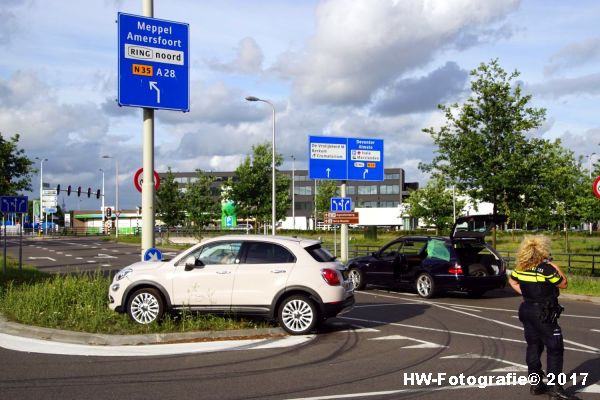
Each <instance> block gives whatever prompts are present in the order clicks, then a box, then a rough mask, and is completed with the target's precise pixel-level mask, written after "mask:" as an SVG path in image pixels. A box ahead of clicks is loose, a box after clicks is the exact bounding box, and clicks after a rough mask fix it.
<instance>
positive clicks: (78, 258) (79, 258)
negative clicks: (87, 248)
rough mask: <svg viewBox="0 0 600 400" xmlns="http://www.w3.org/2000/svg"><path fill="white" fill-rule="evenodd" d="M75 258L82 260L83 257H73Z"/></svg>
mask: <svg viewBox="0 0 600 400" xmlns="http://www.w3.org/2000/svg"><path fill="white" fill-rule="evenodd" d="M75 259H76V260H83V257H75Z"/></svg>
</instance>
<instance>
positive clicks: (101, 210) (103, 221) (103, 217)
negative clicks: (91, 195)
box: [99, 168, 106, 235]
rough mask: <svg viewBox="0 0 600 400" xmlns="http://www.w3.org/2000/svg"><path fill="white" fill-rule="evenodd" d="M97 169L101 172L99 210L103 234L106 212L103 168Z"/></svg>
mask: <svg viewBox="0 0 600 400" xmlns="http://www.w3.org/2000/svg"><path fill="white" fill-rule="evenodd" d="M99 171H100V172H102V206H101V207H100V212H101V213H102V234H103V235H104V227H105V226H106V213H105V212H104V170H103V169H102V168H100V169H99Z"/></svg>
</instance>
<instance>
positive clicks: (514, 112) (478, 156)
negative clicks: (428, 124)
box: [420, 60, 546, 217]
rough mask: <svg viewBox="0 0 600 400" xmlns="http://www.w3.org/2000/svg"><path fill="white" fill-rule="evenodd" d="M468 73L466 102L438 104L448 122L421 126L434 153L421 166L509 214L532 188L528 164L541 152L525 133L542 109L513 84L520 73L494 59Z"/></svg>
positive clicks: (537, 120) (537, 123) (540, 116)
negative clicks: (468, 84)
mask: <svg viewBox="0 0 600 400" xmlns="http://www.w3.org/2000/svg"><path fill="white" fill-rule="evenodd" d="M471 76H472V79H473V80H472V81H471V92H472V93H471V96H470V97H469V98H468V99H467V100H466V102H465V103H464V104H463V105H462V106H459V105H458V104H452V105H450V106H445V105H440V106H439V108H440V109H441V110H442V111H443V112H444V114H445V118H446V124H445V125H444V126H442V127H441V128H439V129H435V128H433V127H432V128H427V129H423V131H424V132H426V133H429V134H430V135H431V136H432V138H433V140H434V143H435V144H436V145H437V146H438V155H437V156H435V157H434V158H433V160H432V162H431V163H430V164H422V165H420V168H421V169H422V170H424V171H429V172H437V173H439V174H440V175H443V176H445V177H447V178H448V179H450V180H452V181H453V182H455V183H456V187H457V188H458V189H459V190H461V191H464V192H465V193H466V194H468V195H469V196H470V197H471V198H473V199H474V200H476V201H485V202H489V203H492V204H493V212H494V214H497V213H498V211H502V212H504V213H507V214H508V215H509V217H510V212H511V211H512V210H514V209H517V208H518V207H520V206H521V205H522V196H523V195H526V194H527V193H529V192H530V190H531V189H532V187H533V186H535V183H534V182H532V179H535V176H534V175H533V174H532V171H531V169H532V166H531V163H534V162H535V161H536V157H537V156H539V154H536V149H537V146H536V145H533V144H532V143H531V141H529V140H528V139H527V137H526V136H525V134H526V133H527V132H529V131H531V130H534V129H536V128H539V127H540V126H541V124H542V123H543V121H544V119H545V113H546V111H545V110H544V109H541V108H540V109H538V108H533V107H531V106H530V105H529V103H530V100H531V95H523V93H522V91H521V86H520V85H519V84H518V83H516V82H514V80H515V79H516V78H517V77H518V76H519V72H517V71H514V72H513V73H511V74H508V73H506V72H505V71H504V70H503V69H502V68H501V67H500V66H499V64H498V60H492V61H491V62H490V63H489V64H484V63H482V64H481V65H480V66H479V67H478V68H476V69H475V70H473V71H471Z"/></svg>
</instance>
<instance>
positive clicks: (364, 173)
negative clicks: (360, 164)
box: [363, 169, 369, 179]
mask: <svg viewBox="0 0 600 400" xmlns="http://www.w3.org/2000/svg"><path fill="white" fill-rule="evenodd" d="M368 173H369V170H368V169H365V171H364V172H363V179H365V176H366V175H367V174H368Z"/></svg>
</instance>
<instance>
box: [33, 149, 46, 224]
mask: <svg viewBox="0 0 600 400" xmlns="http://www.w3.org/2000/svg"><path fill="white" fill-rule="evenodd" d="M35 159H36V160H39V162H40V234H41V233H42V231H43V228H42V221H43V220H44V218H43V217H44V161H48V159H47V158H40V157H36V158H35ZM44 233H45V232H44Z"/></svg>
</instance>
